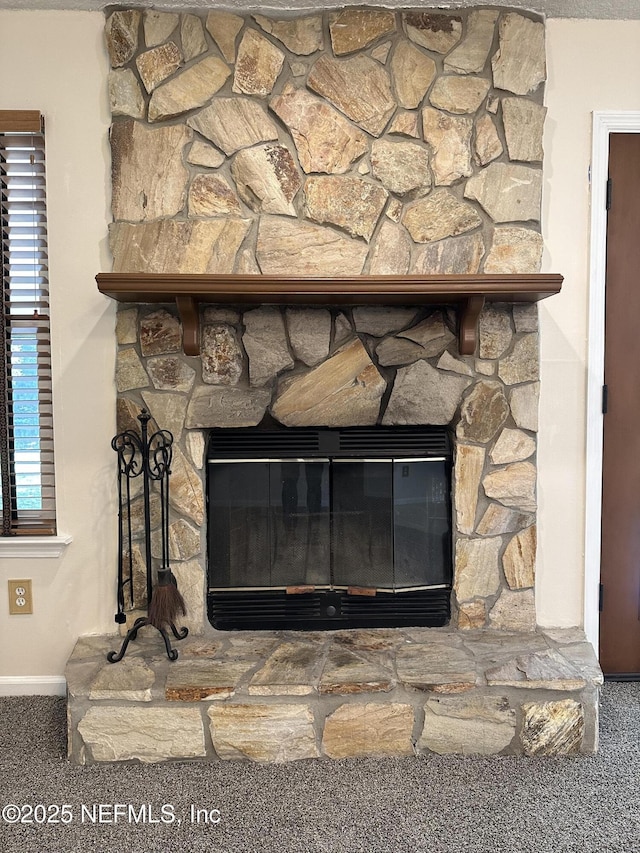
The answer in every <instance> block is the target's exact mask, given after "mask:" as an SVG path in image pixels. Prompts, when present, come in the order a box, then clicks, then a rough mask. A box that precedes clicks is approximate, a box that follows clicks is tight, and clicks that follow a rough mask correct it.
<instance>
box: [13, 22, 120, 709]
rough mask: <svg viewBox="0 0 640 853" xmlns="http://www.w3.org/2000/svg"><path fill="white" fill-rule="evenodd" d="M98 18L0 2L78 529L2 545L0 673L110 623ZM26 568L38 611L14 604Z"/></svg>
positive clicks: (64, 518)
mask: <svg viewBox="0 0 640 853" xmlns="http://www.w3.org/2000/svg"><path fill="white" fill-rule="evenodd" d="M103 27H104V17H103V15H102V14H101V13H87V12H7V11H2V12H0V108H2V109H39V110H41V111H42V112H43V113H44V115H45V121H46V146H47V190H48V213H49V264H50V287H51V302H52V304H51V313H52V326H53V333H52V335H53V341H52V344H53V377H54V389H53V390H54V417H55V421H54V423H55V437H56V484H57V503H58V515H59V530H60V532H63V533H69V534H71V535H72V536H73V542H72V543H71V545H69V546H68V548H67V549H66V552H65V554H64V555H63V556H62V557H60V558H59V559H24V558H20V559H8V558H6V557H0V648H1V649H2V655H1V656H0V681H1V678H2V677H5V679H6V677H7V676H24V675H27V676H40V675H61V674H62V672H63V671H64V665H65V661H66V659H67V657H68V656H69V653H70V651H71V649H72V647H73V644H74V642H75V640H76V638H77V637H78V635H79V634H82V633H94V632H107V631H111V630H112V629H113V628H114V627H115V625H114V622H113V612H114V566H115V554H116V548H115V544H116V538H115V537H116V530H115V522H114V518H115V516H114V509H113V503H114V500H113V498H114V495H113V478H114V456H115V454H114V453H113V451H112V450H111V449H110V446H109V442H110V440H111V437H112V436H113V434H114V432H115V388H114V359H115V355H114V346H115V343H114V323H115V307H114V304H113V303H111V301H110V300H108V299H106V298H105V297H104V296H102V295H101V294H99V293H98V291H97V288H96V283H95V280H94V276H95V274H96V273H97V272H100V271H101V270H107V269H109V268H110V267H109V264H110V260H109V252H108V248H107V245H106V224H107V222H108V221H109V218H110V216H109V209H108V208H109V195H108V193H109V180H110V175H109V151H108V144H107V130H108V126H109V114H108V102H107V97H106V85H107V84H106V77H107V73H108V69H109V63H108V59H107V56H106V50H105V47H104V37H103ZM21 577H27V578H32V579H33V596H34V613H33V615H32V616H9V609H8V597H7V579H8V578H21ZM0 688H2V684H1V683H0ZM0 692H1V689H0ZM5 692H7V691H5Z"/></svg>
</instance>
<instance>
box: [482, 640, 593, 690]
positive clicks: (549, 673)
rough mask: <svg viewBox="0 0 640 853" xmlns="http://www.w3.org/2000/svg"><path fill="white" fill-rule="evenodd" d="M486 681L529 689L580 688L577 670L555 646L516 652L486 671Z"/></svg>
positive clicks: (580, 679) (580, 676) (583, 685)
mask: <svg viewBox="0 0 640 853" xmlns="http://www.w3.org/2000/svg"><path fill="white" fill-rule="evenodd" d="M485 674H486V678H487V684H491V685H497V686H499V687H520V688H522V687H524V688H528V689H530V690H581V689H582V688H583V687H585V686H586V682H585V680H584V678H583V677H582V673H581V672H580V670H579V669H578V668H577V667H576V666H574V665H573V664H571V663H570V662H569V661H568V660H567V659H566V658H564V657H563V656H562V655H561V654H560V653H559V652H557V651H555V649H547V650H545V651H543V652H533V653H530V654H522V655H518V656H517V657H516V658H513V659H512V660H509V661H507V663H504V664H501V665H500V666H495V667H492V668H490V669H488V670H487V671H486V673H485Z"/></svg>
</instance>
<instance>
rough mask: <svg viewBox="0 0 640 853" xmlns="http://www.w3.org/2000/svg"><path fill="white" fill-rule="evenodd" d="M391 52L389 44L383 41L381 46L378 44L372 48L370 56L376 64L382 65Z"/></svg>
mask: <svg viewBox="0 0 640 853" xmlns="http://www.w3.org/2000/svg"><path fill="white" fill-rule="evenodd" d="M390 51H391V42H390V41H385V42H384V43H383V44H379V45H378V46H377V47H374V48H373V50H372V51H371V56H372V58H373V59H375V60H376V62H380V63H381V64H382V65H384V64H385V63H386V61H387V59H388V57H389V52H390Z"/></svg>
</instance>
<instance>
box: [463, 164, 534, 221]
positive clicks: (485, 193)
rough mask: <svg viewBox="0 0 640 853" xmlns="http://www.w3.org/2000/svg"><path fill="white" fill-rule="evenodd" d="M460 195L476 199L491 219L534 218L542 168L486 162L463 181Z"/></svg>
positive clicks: (515, 219) (523, 219)
mask: <svg viewBox="0 0 640 853" xmlns="http://www.w3.org/2000/svg"><path fill="white" fill-rule="evenodd" d="M464 196H465V198H471V199H475V200H476V201H478V202H479V203H480V204H481V205H482V207H483V208H484V209H485V210H486V211H487V213H488V214H489V216H490V217H491V218H492V219H493V221H494V222H518V221H521V222H526V221H534V222H538V221H539V220H540V203H541V198H542V172H541V170H540V169H532V168H531V167H529V166H518V165H513V164H510V163H509V164H508V163H490V164H489V165H488V166H487V167H486V169H483V170H482V171H480V172H478V173H477V174H476V175H474V176H473V177H472V178H470V179H469V180H468V181H467V183H466V185H465V189H464Z"/></svg>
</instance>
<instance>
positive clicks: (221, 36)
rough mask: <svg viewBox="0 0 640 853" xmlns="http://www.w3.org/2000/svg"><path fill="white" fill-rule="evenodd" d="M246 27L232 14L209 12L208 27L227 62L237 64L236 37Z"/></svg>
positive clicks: (239, 18) (242, 21) (241, 20)
mask: <svg viewBox="0 0 640 853" xmlns="http://www.w3.org/2000/svg"><path fill="white" fill-rule="evenodd" d="M243 25H244V20H243V19H242V18H241V17H239V16H238V15H232V14H231V13H230V12H217V11H216V12H209V14H208V15H207V21H206V27H207V30H208V31H209V33H210V34H211V38H212V39H213V40H214V41H215V43H216V44H217V45H218V47H219V48H220V53H221V54H222V55H223V56H224V58H225V59H226V60H227V62H235V59H236V37H237V35H238V33H239V32H240V30H241V29H242V27H243Z"/></svg>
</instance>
